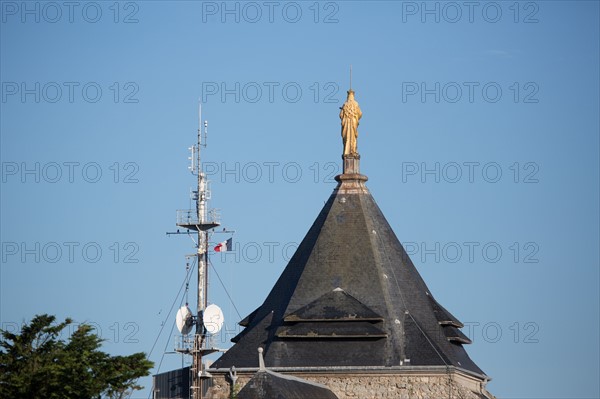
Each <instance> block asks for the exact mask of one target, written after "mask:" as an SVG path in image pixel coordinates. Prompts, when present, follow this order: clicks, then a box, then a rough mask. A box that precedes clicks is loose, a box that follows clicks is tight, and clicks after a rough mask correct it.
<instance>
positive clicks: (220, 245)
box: [215, 238, 232, 252]
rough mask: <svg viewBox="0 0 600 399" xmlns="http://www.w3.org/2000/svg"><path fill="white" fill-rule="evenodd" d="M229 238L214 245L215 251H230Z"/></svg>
mask: <svg viewBox="0 0 600 399" xmlns="http://www.w3.org/2000/svg"><path fill="white" fill-rule="evenodd" d="M231 240H232V239H231V238H230V239H229V240H227V241H223V242H220V243H218V244H217V245H216V246H215V252H227V251H231V250H232V249H231Z"/></svg>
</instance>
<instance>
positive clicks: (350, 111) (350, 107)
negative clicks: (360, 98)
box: [340, 89, 362, 156]
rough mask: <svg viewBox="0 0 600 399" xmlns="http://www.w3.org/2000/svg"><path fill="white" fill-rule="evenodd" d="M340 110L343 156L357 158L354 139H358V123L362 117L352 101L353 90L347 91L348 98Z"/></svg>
mask: <svg viewBox="0 0 600 399" xmlns="http://www.w3.org/2000/svg"><path fill="white" fill-rule="evenodd" d="M340 109H341V111H340V119H341V120H342V140H343V142H344V154H343V155H344V156H346V155H352V156H357V155H358V152H357V151H356V139H357V138H358V121H359V119H360V118H361V117H362V111H361V110H360V107H359V106H358V103H357V102H356V100H355V99H354V90H352V89H350V90H348V98H347V99H346V102H345V103H344V105H343V106H342V107H340Z"/></svg>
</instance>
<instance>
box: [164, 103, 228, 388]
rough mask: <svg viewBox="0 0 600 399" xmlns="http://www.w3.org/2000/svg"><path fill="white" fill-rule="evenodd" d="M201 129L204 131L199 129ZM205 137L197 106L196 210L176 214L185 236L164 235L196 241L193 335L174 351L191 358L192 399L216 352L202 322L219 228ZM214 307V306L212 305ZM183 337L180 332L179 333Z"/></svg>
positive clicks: (193, 159)
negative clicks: (211, 205) (213, 235)
mask: <svg viewBox="0 0 600 399" xmlns="http://www.w3.org/2000/svg"><path fill="white" fill-rule="evenodd" d="M203 127H204V131H203V130H202V128H203ZM207 135H208V122H207V121H204V123H203V122H202V104H200V103H199V104H198V139H197V142H196V144H195V145H193V146H192V147H190V148H189V150H190V152H191V156H190V157H189V158H188V159H189V160H190V161H191V162H190V166H189V169H190V171H191V172H192V174H193V175H196V176H197V187H196V190H195V191H193V197H192V198H193V199H194V200H195V201H196V209H184V210H178V211H177V226H179V227H183V228H185V229H187V231H186V232H180V231H179V230H177V232H176V233H167V234H190V230H192V231H196V232H197V234H198V239H197V240H195V243H196V253H195V254H194V255H190V256H188V257H193V256H195V257H196V258H197V260H198V296H197V301H198V307H197V313H196V316H195V324H196V331H195V333H194V337H193V342H191V345H187V346H186V345H183V346H184V347H182V348H178V349H176V351H178V352H181V353H186V354H189V355H192V373H191V374H192V381H191V388H192V397H193V398H194V399H202V397H203V386H202V381H203V380H204V379H207V378H210V374H208V373H207V372H206V371H205V370H204V366H203V363H202V357H203V356H205V355H208V354H211V353H214V352H218V351H219V349H217V348H213V347H210V346H209V345H208V339H207V335H208V333H209V331H208V330H207V326H206V325H205V322H204V316H205V311H206V308H207V305H208V235H209V231H210V230H212V229H214V228H215V227H217V226H219V225H220V223H219V222H218V220H217V215H216V212H213V211H211V212H210V213H209V212H208V200H209V199H210V190H209V188H208V180H207V178H206V174H205V173H204V171H203V170H202V159H201V152H202V151H201V149H202V147H206V138H207ZM212 306H214V305H212ZM182 333H183V332H182Z"/></svg>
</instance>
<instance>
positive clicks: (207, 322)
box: [202, 305, 225, 334]
mask: <svg viewBox="0 0 600 399" xmlns="http://www.w3.org/2000/svg"><path fill="white" fill-rule="evenodd" d="M224 322H225V318H224V317H223V311H222V310H221V308H220V307H218V306H217V305H208V306H207V307H206V309H204V314H203V315H202V323H203V324H204V328H206V332H208V333H209V334H216V333H218V332H219V331H221V328H222V327H223V323H224Z"/></svg>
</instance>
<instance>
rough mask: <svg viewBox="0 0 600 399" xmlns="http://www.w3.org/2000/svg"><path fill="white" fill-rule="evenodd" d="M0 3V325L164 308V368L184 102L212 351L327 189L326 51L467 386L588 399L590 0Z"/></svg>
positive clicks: (595, 162) (594, 263) (114, 322)
mask: <svg viewBox="0 0 600 399" xmlns="http://www.w3.org/2000/svg"><path fill="white" fill-rule="evenodd" d="M0 4H1V6H2V21H1V25H0V29H1V30H0V33H1V38H0V45H1V54H0V72H1V79H0V80H1V82H2V99H1V103H0V106H1V111H2V116H1V121H0V129H1V141H0V144H1V157H2V185H1V197H0V198H1V218H2V224H1V234H2V237H1V241H2V263H1V269H0V322H1V323H2V328H5V329H12V328H16V326H18V325H19V324H20V323H21V322H23V321H26V320H29V319H31V317H32V316H33V315H35V314H39V313H50V314H56V315H57V316H58V317H60V318H63V317H67V316H70V317H73V318H74V319H75V320H76V321H77V322H89V323H94V325H95V326H97V329H98V332H99V334H101V335H102V336H103V337H104V338H105V339H106V343H105V348H106V350H108V351H110V352H111V353H114V354H117V353H118V354H126V353H133V352H136V351H145V352H150V350H151V349H152V347H153V344H154V342H155V340H156V337H157V335H158V333H159V331H160V329H161V324H162V323H163V322H164V323H165V328H164V331H163V334H162V335H161V337H160V339H159V340H158V342H157V344H156V345H155V348H154V350H153V352H152V354H151V359H152V360H153V361H155V362H156V364H157V365H158V363H159V362H160V361H161V358H163V360H162V365H161V371H167V370H170V369H173V368H176V367H179V366H180V365H181V358H180V357H179V356H177V355H171V354H167V355H165V356H164V357H163V352H164V350H165V348H166V350H167V351H171V350H172V347H173V343H172V342H173V341H172V339H171V337H170V336H169V332H170V331H171V327H172V325H173V323H174V320H175V317H174V312H173V313H172V314H171V315H170V317H167V316H168V312H169V308H170V307H171V304H172V303H173V301H174V300H175V297H176V295H177V292H178V291H179V288H180V286H181V283H182V281H183V279H184V276H185V257H184V255H185V254H188V253H191V252H192V251H193V243H192V241H191V240H189V239H188V238H187V237H185V236H179V237H167V236H166V235H165V232H167V231H173V230H174V229H175V228H176V227H175V226H174V223H175V210H176V209H183V208H188V207H189V206H190V200H189V190H190V187H192V186H193V185H194V178H193V176H191V175H190V174H189V172H188V171H187V165H188V163H187V159H186V157H187V156H188V153H187V147H189V146H190V145H192V144H193V143H194V142H195V135H196V129H197V104H198V100H199V99H200V100H202V101H203V102H204V105H203V109H204V117H205V119H208V120H209V142H208V144H209V146H208V148H207V149H206V151H205V152H204V161H205V167H206V168H207V172H209V175H210V176H209V177H210V178H211V180H212V190H213V192H212V201H211V206H213V207H215V208H219V209H220V210H221V216H222V223H223V226H226V227H227V228H229V229H233V230H235V234H234V235H233V237H234V243H235V246H234V248H235V249H236V251H235V253H232V254H228V255H225V256H222V255H216V256H213V257H212V262H213V264H214V268H215V269H216V270H217V271H218V273H219V276H220V277H221V279H222V280H223V282H224V283H225V286H226V287H227V290H228V292H229V293H230V294H231V297H232V298H233V302H234V303H235V306H233V305H232V304H231V303H230V301H229V299H228V298H227V295H226V293H225V290H224V289H223V288H222V286H221V284H220V283H219V281H218V279H217V278H216V276H215V275H214V273H213V274H212V275H211V294H210V302H212V303H217V304H219V305H220V306H221V307H222V308H223V311H224V313H225V317H226V318H227V322H226V326H225V332H224V333H223V334H221V335H220V336H219V337H217V340H218V341H221V343H220V344H221V346H223V347H227V346H228V345H230V344H229V342H228V339H229V338H230V336H228V334H229V335H231V334H234V333H235V331H236V330H237V329H239V327H236V323H237V321H239V317H238V314H237V312H236V308H237V309H238V311H239V313H240V314H241V316H242V317H243V316H245V315H247V314H248V313H250V312H251V311H252V310H254V309H255V308H256V307H257V306H259V305H260V304H261V303H262V301H263V300H264V298H265V296H266V295H267V293H268V292H269V290H270V288H271V287H272V285H273V283H274V281H275V280H276V279H277V277H278V276H279V274H280V273H281V271H282V270H283V268H284V267H285V265H286V260H287V259H289V257H290V256H291V254H292V252H293V248H294V246H295V245H296V244H297V243H299V242H300V241H301V240H302V238H303V236H304V234H305V233H306V231H307V230H308V228H309V227H310V225H311V224H312V222H313V221H314V219H315V217H316V215H317V214H318V212H319V210H320V209H321V207H322V205H323V202H324V201H325V200H326V199H327V197H328V196H329V194H330V193H331V190H332V189H333V187H334V182H333V180H332V177H333V176H334V175H335V174H337V173H339V168H340V163H341V159H340V154H341V149H342V144H341V140H340V135H339V119H338V112H339V111H338V107H339V106H341V104H342V103H343V101H344V99H345V92H346V90H347V88H348V81H349V76H348V69H349V65H352V66H353V82H352V86H353V88H354V89H355V90H356V99H357V100H358V102H359V103H360V105H361V108H362V111H363V118H362V120H361V125H360V128H359V132H360V136H359V142H358V146H359V151H360V153H361V155H362V163H361V168H362V171H363V173H365V174H367V175H368V176H369V182H368V187H369V189H370V190H371V192H372V194H373V196H374V197H375V199H376V201H377V202H378V204H379V206H380V207H381V209H382V210H383V212H384V214H385V215H386V217H387V219H388V221H389V222H390V224H391V226H392V227H393V228H394V230H395V232H396V234H397V236H398V238H399V239H400V241H401V242H403V243H404V245H405V247H406V248H407V250H408V251H409V253H410V254H411V257H412V259H413V262H414V263H415V265H416V266H417V268H418V270H419V272H420V273H421V274H422V275H423V277H424V279H425V281H426V282H427V284H428V286H429V288H430V289H431V292H432V293H433V294H434V295H435V296H436V298H437V299H438V301H439V302H440V303H442V304H443V305H444V306H445V307H446V308H448V309H449V310H450V311H451V312H452V313H454V314H455V315H456V316H457V317H458V318H459V319H461V320H462V321H463V322H464V323H465V324H466V327H465V329H464V332H465V333H466V334H467V335H469V337H471V339H472V340H473V341H474V342H473V344H472V345H469V346H468V347H467V350H468V352H469V354H470V356H471V357H472V358H473V359H474V361H475V362H476V363H477V364H478V365H479V366H480V367H481V368H482V369H483V370H484V371H485V372H486V373H487V374H488V375H490V376H491V377H492V378H493V381H492V382H490V384H489V389H490V391H491V392H493V393H494V394H495V395H497V396H498V397H502V398H597V397H599V396H600V388H599V385H598V379H597V375H598V374H599V372H600V370H599V358H600V353H599V346H598V345H599V344H598V336H599V335H600V332H599V314H600V309H599V265H600V261H599V251H598V242H599V241H600V237H599V227H598V226H599V223H598V222H599V213H598V210H599V209H598V208H599V205H598V204H599V198H598V194H599V176H598V172H599V114H598V110H599V108H600V104H599V87H600V83H599V62H598V61H599V60H598V54H599V52H600V49H599V37H600V35H599V33H600V32H599V4H598V2H596V1H570V2H566V1H564V2H563V1H532V2H526V1H523V2H512V1H511V2H477V3H475V4H473V5H465V4H464V3H463V2H433V1H432V2H427V3H426V4H425V3H422V2H407V1H397V2H394V1H368V2H367V1H348V2H347V1H340V2H319V3H316V2H312V1H308V2H273V3H269V5H265V4H264V3H263V2H227V3H222V2H200V1H198V2H194V1H174V2H163V1H140V2H120V3H114V2H74V3H73V5H72V6H67V5H65V4H64V3H62V2H27V3H24V2H9V1H2V2H1V3H0ZM469 4H471V3H469ZM70 7H72V8H70ZM270 7H271V8H270ZM228 237H229V236H228V235H223V234H215V235H214V236H213V237H212V239H211V240H212V241H214V242H218V241H222V240H224V239H226V238H228ZM190 296H192V295H190ZM180 301H181V297H179V298H177V299H176V305H179V303H180ZM168 340H170V341H168ZM142 383H143V384H145V385H146V386H149V385H150V384H151V382H150V379H149V378H148V379H144V381H142ZM148 392H149V391H148V390H145V391H143V392H142V393H141V394H140V395H139V397H147V396H148Z"/></svg>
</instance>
